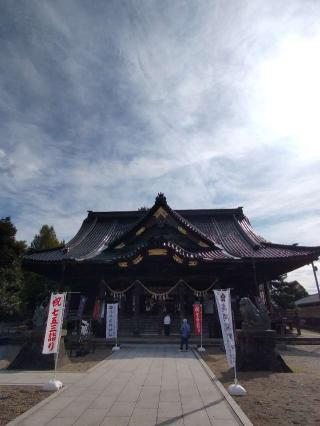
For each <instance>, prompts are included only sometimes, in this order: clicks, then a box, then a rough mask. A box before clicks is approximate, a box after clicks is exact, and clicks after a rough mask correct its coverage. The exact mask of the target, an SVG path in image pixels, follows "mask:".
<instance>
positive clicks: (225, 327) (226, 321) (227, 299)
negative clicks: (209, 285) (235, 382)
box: [214, 289, 236, 367]
mask: <svg viewBox="0 0 320 426" xmlns="http://www.w3.org/2000/svg"><path fill="white" fill-rule="evenodd" d="M214 295H215V297H216V302H217V307H218V313H219V319H220V324H221V330H222V336H223V342H224V346H225V349H226V355H227V360H228V364H229V367H235V364H236V347H235V341H234V332H233V320H232V310H231V296H230V289H227V290H214Z"/></svg>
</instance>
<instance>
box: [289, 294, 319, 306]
mask: <svg viewBox="0 0 320 426" xmlns="http://www.w3.org/2000/svg"><path fill="white" fill-rule="evenodd" d="M295 304H296V306H304V305H315V304H317V305H318V304H319V305H320V299H319V294H318V293H316V294H311V295H310V296H306V297H303V298H302V299H299V300H297V301H296V302H295Z"/></svg>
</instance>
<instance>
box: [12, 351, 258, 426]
mask: <svg viewBox="0 0 320 426" xmlns="http://www.w3.org/2000/svg"><path fill="white" fill-rule="evenodd" d="M58 379H60V377H59V375H58ZM227 398H229V399H230V397H227ZM240 418H241V419H242V420H240ZM239 424H246V425H251V423H250V421H249V420H248V419H247V418H246V417H245V415H244V414H243V412H242V411H241V410H240V408H239V407H238V406H237V405H236V404H235V403H234V402H233V400H231V405H230V403H229V402H228V401H227V399H226V397H225V395H224V394H223V393H222V392H221V390H220V388H219V385H218V386H217V385H216V383H215V381H214V380H212V378H211V377H209V375H208V374H207V372H206V370H205V369H204V368H203V366H202V364H201V363H200V361H199V360H198V359H197V358H196V357H195V355H194V353H193V352H192V351H190V352H179V351H178V349H177V347H176V346H169V345H168V346H164V345H162V346H153V345H152V346H151V345H149V346H147V345H146V346H139V347H127V348H123V349H122V350H121V351H119V352H117V353H114V354H113V355H112V356H111V357H110V358H108V359H106V360H104V361H102V362H101V363H99V364H98V366H97V367H95V368H93V369H92V370H90V371H89V373H88V374H86V376H85V377H82V378H80V379H79V380H78V381H77V382H75V383H73V384H71V385H69V386H67V387H66V389H64V390H62V391H60V392H57V393H56V394H54V395H52V397H50V398H49V399H47V400H45V401H42V402H41V403H40V404H38V405H37V406H36V407H34V408H32V409H31V410H29V411H28V412H27V413H24V414H23V415H22V416H20V417H18V418H17V419H16V420H14V421H13V422H11V423H9V425H12V426H13V425H24V426H40V425H48V426H49V425H50V426H54V425H55V426H57V425H78V426H80V425H82V426H89V425H104V426H127V425H129V426H151V425H159V426H178V425H179V426H183V425H184V426H212V425H215V426H219V425H221V426H222V425H223V426H234V425H239Z"/></svg>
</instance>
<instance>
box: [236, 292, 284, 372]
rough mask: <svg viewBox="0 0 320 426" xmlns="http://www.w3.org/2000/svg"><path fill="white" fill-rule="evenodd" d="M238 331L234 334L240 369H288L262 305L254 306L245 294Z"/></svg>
mask: <svg viewBox="0 0 320 426" xmlns="http://www.w3.org/2000/svg"><path fill="white" fill-rule="evenodd" d="M240 314H241V318H242V324H241V330H237V331H236V336H237V368H238V370H239V371H254V370H269V371H281V372H283V371H290V369H289V367H288V366H287V365H286V364H285V362H284V361H283V359H282V358H281V356H280V355H279V354H278V353H277V351H276V332H275V331H274V330H271V329H270V327H271V321H270V317H269V314H268V311H267V309H266V307H265V306H264V305H261V306H260V307H259V308H257V307H256V306H255V305H254V304H253V303H252V302H251V300H250V299H249V298H248V297H244V298H242V299H241V300H240Z"/></svg>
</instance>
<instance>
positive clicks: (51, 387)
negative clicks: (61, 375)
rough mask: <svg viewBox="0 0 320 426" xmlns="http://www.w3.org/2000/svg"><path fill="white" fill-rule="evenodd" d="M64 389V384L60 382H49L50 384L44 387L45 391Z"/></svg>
mask: <svg viewBox="0 0 320 426" xmlns="http://www.w3.org/2000/svg"><path fill="white" fill-rule="evenodd" d="M62 387H63V383H62V382H60V380H49V381H48V383H45V384H44V385H43V387H42V390H44V391H48V392H49V391H57V390H59V389H61V388H62Z"/></svg>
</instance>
